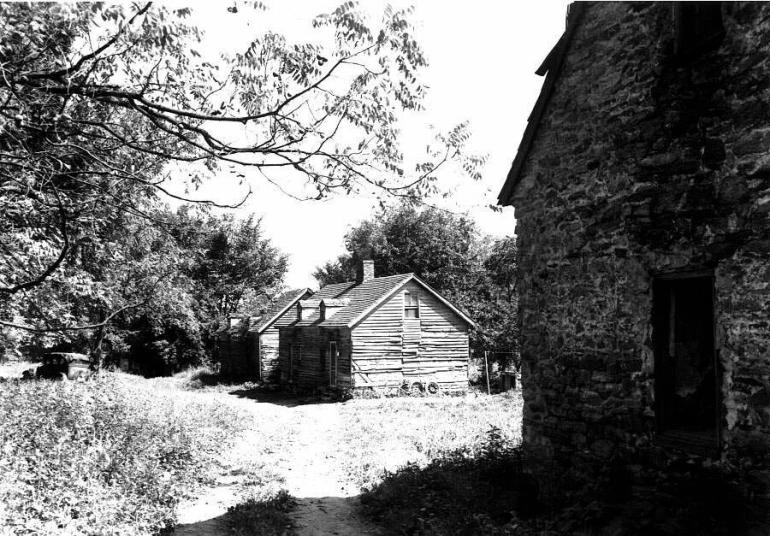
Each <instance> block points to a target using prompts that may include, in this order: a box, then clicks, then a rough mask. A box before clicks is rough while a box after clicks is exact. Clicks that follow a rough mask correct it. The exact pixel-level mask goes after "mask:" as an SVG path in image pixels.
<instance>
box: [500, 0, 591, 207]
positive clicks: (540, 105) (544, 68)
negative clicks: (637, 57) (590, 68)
mask: <svg viewBox="0 0 770 536" xmlns="http://www.w3.org/2000/svg"><path fill="white" fill-rule="evenodd" d="M567 9H568V11H567V28H566V29H565V30H564V34H563V35H562V36H561V38H560V39H559V41H558V42H557V43H556V46H554V47H553V49H552V50H551V52H549V53H548V56H547V57H546V58H545V61H543V63H542V65H540V67H539V68H538V69H537V71H535V74H537V75H538V76H543V75H546V73H547V75H546V77H545V82H544V83H543V87H542V89H541V90H540V95H539V96H538V98H537V101H536V102H535V107H534V108H533V109H532V113H530V114H529V118H528V119H527V127H526V128H525V129H524V135H523V136H522V138H521V143H520V144H519V149H518V151H517V152H516V158H514V160H513V164H512V166H511V169H510V171H509V172H508V176H507V177H506V179H505V184H503V188H502V189H501V190H500V194H499V195H498V196H497V203H498V204H499V205H502V206H506V205H510V204H511V196H512V195H513V191H514V189H515V188H516V185H517V184H518V183H519V180H520V178H521V171H522V169H523V168H524V163H525V162H526V161H527V156H528V155H529V152H530V150H531V149H532V144H533V142H534V140H535V135H536V134H537V129H538V127H539V126H540V121H541V120H542V118H543V114H544V113H545V110H546V108H547V106H548V102H549V101H550V99H551V95H552V94H553V91H554V88H555V86H556V80H557V79H558V78H559V74H560V73H561V69H562V66H563V65H564V58H565V56H566V55H567V50H568V49H569V46H570V43H571V42H572V37H573V36H574V34H575V29H576V28H577V26H578V24H579V23H580V20H581V19H582V17H583V12H584V11H585V4H584V3H583V2H573V3H571V4H570V5H569V7H568V8H567Z"/></svg>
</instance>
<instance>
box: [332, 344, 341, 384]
mask: <svg viewBox="0 0 770 536" xmlns="http://www.w3.org/2000/svg"><path fill="white" fill-rule="evenodd" d="M332 345H334V351H332ZM339 355H340V354H339V348H338V347H337V341H329V387H337V377H338V376H339V366H340V359H339Z"/></svg>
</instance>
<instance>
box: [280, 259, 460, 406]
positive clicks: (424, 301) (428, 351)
mask: <svg viewBox="0 0 770 536" xmlns="http://www.w3.org/2000/svg"><path fill="white" fill-rule="evenodd" d="M362 272H363V275H362V277H361V279H360V281H354V282H347V283H338V284H332V285H327V286H325V287H322V288H321V289H320V290H319V291H318V292H316V293H315V294H313V295H312V296H311V297H310V298H309V299H301V300H298V301H297V302H296V306H295V310H296V314H295V316H294V320H293V322H291V323H288V324H282V325H280V326H279V328H278V330H279V333H280V345H279V348H280V370H281V381H282V383H286V384H291V385H292V386H294V387H296V388H298V389H305V390H306V389H313V388H319V387H324V388H326V387H329V388H332V389H351V390H352V389H357V390H358V389H370V390H378V391H383V390H391V389H399V388H404V387H407V388H410V389H414V390H420V391H428V392H430V393H437V392H440V391H443V392H456V391H464V390H466V389H467V386H468V333H469V330H470V329H471V328H472V327H474V323H473V321H472V320H471V319H470V318H468V316H467V315H466V314H465V313H463V312H462V311H460V310H459V309H458V308H457V307H455V306H454V305H452V304H451V303H450V302H449V301H448V300H446V299H445V298H444V297H442V296H441V295H440V294H439V293H438V292H436V291H435V290H433V289H432V288H430V287H429V286H428V285H427V284H426V283H425V282H424V281H422V280H421V279H420V278H419V277H417V276H416V275H414V274H411V273H409V274H399V275H392V276H387V277H375V276H374V264H373V262H372V261H364V266H363V270H362Z"/></svg>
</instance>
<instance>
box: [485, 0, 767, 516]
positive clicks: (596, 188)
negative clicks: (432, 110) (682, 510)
mask: <svg viewBox="0 0 770 536" xmlns="http://www.w3.org/2000/svg"><path fill="white" fill-rule="evenodd" d="M581 4H582V5H580V6H577V8H576V6H575V4H573V6H572V9H571V15H570V19H571V20H570V21H569V22H568V30H567V32H566V33H565V38H563V39H562V41H561V42H560V44H559V45H557V48H556V49H555V50H554V52H553V53H552V54H551V56H549V59H548V60H546V65H544V67H545V68H547V69H548V77H547V78H546V82H545V85H544V93H547V92H549V91H550V94H547V95H546V96H545V97H543V96H541V101H542V102H540V103H539V106H541V107H542V110H541V113H540V114H539V117H538V114H537V107H536V112H535V113H533V116H532V117H531V118H530V124H529V126H528V129H527V133H526V134H525V139H524V141H523V142H522V148H520V150H519V156H518V157H517V161H518V162H517V163H516V162H515V163H514V169H513V170H512V173H511V175H509V178H508V182H507V183H506V186H505V188H504V189H503V193H502V194H501V199H500V201H501V203H502V204H510V205H513V206H514V207H515V208H516V218H517V236H518V240H519V254H520V258H519V266H520V274H521V275H520V293H521V296H520V308H521V311H520V319H521V324H522V327H521V333H522V342H521V348H522V361H523V367H524V370H523V375H522V376H523V389H524V399H525V411H524V434H525V444H526V445H527V446H528V447H529V449H530V451H533V452H537V453H538V455H541V456H546V457H549V458H551V459H554V460H557V461H559V460H561V461H562V462H565V463H566V462H570V463H576V462H577V461H579V460H583V461H585V462H586V463H587V464H591V463H593V464H603V463H607V462H608V461H609V460H611V459H614V458H617V457H619V456H620V457H625V459H628V460H632V461H633V462H634V463H639V464H643V465H646V466H650V467H659V468H661V469H663V468H665V467H666V464H667V463H670V462H671V460H673V459H675V458H677V457H687V458H688V459H693V460H701V461H702V462H704V463H710V462H707V461H706V460H711V461H713V462H715V463H718V464H723V465H725V466H727V465H730V466H733V467H740V468H742V469H743V470H745V471H746V473H747V474H751V475H752V482H753V484H752V485H753V486H754V487H753V488H752V490H751V492H750V493H751V494H753V496H759V497H760V499H758V500H760V501H761V496H763V495H764V497H765V498H766V497H767V487H766V486H767V485H768V484H770V471H768V466H769V465H770V464H768V459H769V457H770V4H766V3H738V4H727V3H724V4H723V5H721V7H718V9H720V10H721V12H717V13H716V15H717V16H719V17H721V21H718V22H720V24H721V27H722V30H723V31H722V33H721V34H720V35H718V36H716V38H715V40H713V41H712V42H710V43H705V45H706V46H704V47H703V48H701V49H698V48H697V47H695V48H689V49H688V48H687V47H688V45H690V44H692V43H688V42H687V41H686V40H687V39H690V40H696V41H697V38H698V36H699V34H698V32H699V31H702V30H703V29H704V26H703V25H702V24H708V23H709V21H708V20H707V21H706V23H703V21H702V20H694V21H690V20H684V19H678V18H677V17H678V16H679V17H686V16H690V15H692V13H681V12H679V13H678V12H677V9H680V8H681V6H677V5H675V4H671V3H657V2H654V3H648V2H643V3H614V2H611V3H593V2H589V3H581ZM697 15H698V13H695V16H697ZM712 22H713V21H712ZM688 24H689V25H690V26H687V25H688ZM688 28H689V29H690V30H692V31H690V30H688ZM688 31H689V32H690V33H687V32H688ZM683 32H684V33H683ZM682 39H684V40H685V41H684V42H683V41H681V40H682ZM696 45H697V43H696ZM683 51H687V53H686V54H685V53H683ZM549 84H550V88H549V87H548V86H549ZM528 137H529V140H528V139H527V138H528ZM528 144H529V145H528ZM517 165H518V166H519V167H518V168H517ZM688 274H699V275H701V276H705V278H706V279H705V280H708V281H710V282H711V283H710V284H712V285H713V287H712V288H713V324H714V335H713V350H714V356H715V363H716V366H715V368H713V369H711V370H708V371H706V372H703V374H711V375H712V376H711V377H714V378H715V382H714V383H715V390H716V392H717V395H716V401H717V403H716V406H717V407H716V412H717V416H716V419H717V422H716V425H715V427H716V434H717V436H718V437H717V441H716V442H715V443H714V445H713V447H714V448H713V449H711V450H709V449H708V448H705V449H704V448H703V442H701V443H698V441H695V440H694V439H693V440H692V441H691V442H690V443H691V445H690V446H691V447H692V448H689V447H688V444H687V438H688V435H687V432H688V431H687V430H684V432H683V433H682V434H680V437H679V439H682V438H684V441H680V443H679V444H673V446H672V444H671V443H670V442H669V443H666V442H665V441H663V440H662V439H664V435H665V434H663V433H662V429H661V422H662V421H661V419H662V418H663V417H662V416H661V412H662V411H663V410H662V408H661V400H660V396H662V395H658V399H657V400H656V393H661V392H662V391H661V389H662V387H661V384H662V382H665V379H664V378H661V372H660V368H661V364H660V363H661V361H660V359H662V358H661V357H657V358H656V355H657V354H659V353H661V352H663V353H664V354H665V351H666V348H665V347H663V346H660V343H659V340H660V338H661V337H662V336H663V335H666V336H670V337H684V335H681V334H678V335H675V334H674V331H673V328H672V327H671V326H672V325H674V324H675V320H671V319H674V318H675V315H676V314H677V313H675V312H674V308H673V305H671V303H669V301H670V300H673V298H665V299H666V300H669V301H667V302H666V305H665V307H667V309H666V312H665V314H664V315H663V320H661V322H663V324H660V325H659V326H664V325H665V326H668V327H666V328H660V327H659V326H658V327H657V328H656V324H655V322H656V321H655V310H654V309H655V307H656V305H655V301H656V296H655V288H656V287H655V285H656V284H660V283H657V282H659V281H663V282H664V283H665V282H667V281H668V282H669V283H665V284H668V285H669V287H670V288H676V281H677V280H678V278H687V277H688ZM669 287H666V288H669ZM672 292H674V291H672ZM670 295H673V294H670ZM684 295H685V294H681V293H680V296H684ZM661 299H663V298H661ZM680 299H681V297H680ZM685 305H686V304H684V305H682V306H685ZM659 307H663V306H659ZM679 311H680V313H678V314H681V311H682V309H681V307H680V309H679ZM669 313H670V319H668V318H666V315H667V314H669ZM695 313H697V310H694V312H693V314H695ZM666 322H668V324H666ZM676 325H677V326H679V324H676ZM683 325H684V328H687V323H686V322H685V324H683ZM684 328H682V329H684ZM656 329H658V332H657V333H656ZM662 329H668V330H669V331H670V334H663V335H662V334H661V333H660V331H661V330H662ZM680 331H681V330H680ZM677 340H678V339H677ZM656 341H657V342H656ZM671 341H674V342H676V341H675V340H674V339H673V338H672V339H671V340H670V341H669V342H671ZM674 342H671V344H670V346H671V353H672V355H673V353H675V352H680V354H682V352H685V351H686V348H685V349H682V348H681V347H677V346H676V344H678V343H676V344H674ZM682 355H684V354H682ZM656 359H658V361H657V363H658V366H657V367H656ZM678 373H679V379H678V380H676V381H680V382H681V381H683V380H681V377H682V374H684V373H682V372H681V371H679V372H678ZM672 374H673V373H672ZM672 381H674V380H672ZM656 382H657V385H656ZM677 389H678V390H676V391H675V392H674V394H673V395H672V397H674V396H678V397H680V398H679V399H677V400H679V402H676V403H678V404H680V406H682V407H685V405H684V404H685V402H682V401H683V400H686V397H687V396H690V395H691V394H692V391H694V389H695V388H693V389H691V390H690V392H688V391H687V390H686V389H685V388H681V387H677ZM672 392H673V391H672ZM677 411H679V410H677ZM686 411H688V410H686V409H682V410H681V412H684V413H682V415H686V414H687V413H686ZM672 422H673V421H672ZM691 435H692V434H691ZM693 437H695V436H693ZM706 443H707V444H706V447H708V442H706ZM765 504H767V503H765Z"/></svg>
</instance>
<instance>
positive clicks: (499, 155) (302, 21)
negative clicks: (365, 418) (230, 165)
mask: <svg viewBox="0 0 770 536" xmlns="http://www.w3.org/2000/svg"><path fill="white" fill-rule="evenodd" d="M263 3H264V4H265V5H266V6H267V11H266V12H263V13H255V12H254V11H251V10H247V11H243V10H242V11H239V12H238V13H235V14H233V13H229V12H227V9H226V8H227V6H228V5H230V4H228V3H226V2H219V1H215V2H209V3H205V4H193V7H194V18H193V21H194V22H195V23H196V24H198V25H199V26H200V27H201V28H202V29H203V30H204V32H205V34H206V37H205V39H204V47H203V48H204V49H208V50H209V51H215V50H219V51H224V52H238V51H242V50H244V48H245V46H246V45H247V44H248V43H249V42H250V41H251V40H252V39H253V38H254V37H255V36H256V35H258V34H259V33H261V31H262V30H263V29H264V28H270V29H272V30H274V31H279V32H282V33H284V34H285V35H286V36H287V39H289V40H290V41H292V40H297V41H303V40H307V39H308V36H310V35H311V34H312V29H311V26H310V23H311V20H312V19H313V17H314V16H315V15H318V14H319V13H323V12H328V11H331V10H333V9H334V8H335V7H336V6H337V5H339V4H340V3H341V0H314V1H310V0H281V1H274V2H270V1H269V0H265V1H264V2H263ZM390 3H391V4H392V5H394V6H396V7H399V6H401V4H402V2H399V1H392V2H390ZM411 3H412V4H414V5H415V8H416V9H415V13H414V18H413V20H414V21H415V23H416V26H417V30H416V36H417V39H418V42H420V44H421V45H422V47H423V49H424V51H425V54H426V56H427V58H428V62H429V66H428V68H427V69H426V70H425V72H424V81H425V82H426V84H427V85H428V86H429V88H430V89H429V91H428V94H427V97H426V99H425V102H424V104H425V108H426V111H425V112H424V113H421V114H420V116H419V117H413V118H410V121H424V122H425V123H426V124H433V125H436V127H438V128H439V130H448V129H449V128H451V127H452V126H454V125H455V124H457V123H459V122H462V121H466V120H467V121H469V122H470V132H471V133H472V141H471V143H470V147H469V148H470V150H471V151H472V152H475V153H480V154H487V155H488V156H489V160H488V162H487V164H486V166H485V167H484V170H483V176H484V178H483V179H482V181H481V183H480V184H467V181H463V182H460V179H459V178H458V177H453V176H447V177H442V179H441V180H442V181H447V182H445V184H452V185H454V181H457V182H458V186H457V193H456V194H455V195H454V196H452V200H451V201H450V202H449V204H447V203H446V202H444V205H445V206H446V208H448V209H451V210H454V211H458V212H467V213H469V214H470V215H471V217H473V218H474V219H475V220H476V221H477V223H478V225H479V228H480V229H481V230H482V231H484V232H486V233H489V234H492V235H495V236H506V235H512V234H513V233H514V224H515V220H514V214H513V209H511V208H507V209H505V210H504V211H502V212H494V211H492V210H491V209H489V208H488V205H490V204H494V203H495V202H496V199H497V193H498V191H499V190H500V188H501V187H502V184H503V181H504V179H505V175H506V173H507V171H508V168H509V167H510V164H511V162H512V160H513V157H514V155H515V153H516V148H517V147H518V143H519V140H520V139H521V135H522V133H523V131H524V127H525V126H526V122H527V117H528V115H529V113H530V111H531V110H532V106H533V104H534V102H535V99H536V98H537V95H538V92H539V91H540V86H541V85H542V83H543V79H542V78H541V77H538V76H536V75H535V74H534V71H535V69H536V68H537V67H538V66H539V65H540V63H541V62H542V60H543V59H544V58H545V56H546V55H547V53H548V52H549V51H550V49H551V48H552V47H553V45H554V44H555V43H556V41H557V40H558V38H559V36H560V35H561V33H562V32H563V30H564V20H565V15H566V9H567V4H568V2H566V1H556V0H555V1H547V2H545V1H541V2H526V3H525V2H506V1H502V0H475V1H474V2H457V1H446V0H445V1H442V0H414V1H413V2H411ZM386 4H387V2H383V1H379V0H366V1H365V2H362V5H364V6H365V8H366V9H367V10H369V11H372V12H373V13H380V12H382V10H383V8H384V7H385V5H386ZM174 6H176V2H175V3H174ZM410 130H412V129H406V131H407V134H405V135H408V132H409V131H410ZM404 141H405V142H406V143H409V142H410V140H409V138H405V139H404ZM428 141H429V140H425V139H421V140H415V143H421V144H422V145H425V143H427V142H428ZM241 188H242V187H241ZM251 188H252V190H253V194H252V197H251V198H250V199H249V201H248V202H247V203H246V205H245V206H243V207H241V208H240V209H238V210H239V211H240V212H241V214H242V215H246V214H248V213H255V214H256V215H258V216H261V217H262V218H263V225H264V229H265V231H266V233H267V235H268V236H269V237H270V238H272V239H273V240H274V242H275V243H276V244H277V245H278V246H279V247H280V249H281V250H283V251H285V252H286V253H288V254H289V256H290V268H289V273H288V277H287V284H288V285H289V286H290V287H302V286H310V287H316V286H317V284H316V282H315V280H314V279H313V278H312V276H311V273H312V272H313V270H314V269H315V268H316V267H317V266H319V265H321V264H323V263H324V262H326V261H328V260H331V259H333V258H335V257H336V256H337V255H339V254H341V253H342V252H343V251H344V246H343V238H344V235H345V232H346V231H347V229H348V228H349V227H350V226H351V225H355V224H356V223H358V222H360V221H361V220H362V219H364V218H366V217H368V216H369V215H371V214H372V212H373V210H374V207H375V205H376V200H375V199H374V198H367V197H361V196H351V197H348V196H344V195H338V196H334V197H331V198H330V199H327V200H323V201H296V200H294V199H292V198H290V197H288V196H286V195H284V194H283V193H281V192H280V191H278V190H277V189H276V188H275V187H274V186H272V185H270V184H269V183H267V182H265V181H264V179H262V180H260V178H259V176H258V175H254V177H252V180H251ZM239 192H242V189H239V186H238V185H234V184H232V183H231V180H230V179H229V177H228V178H227V179H226V180H219V181H213V182H212V183H211V184H209V186H208V187H206V188H204V190H202V191H201V192H199V195H202V196H204V197H207V198H214V199H217V200H219V201H232V200H233V199H236V198H238V195H239Z"/></svg>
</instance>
